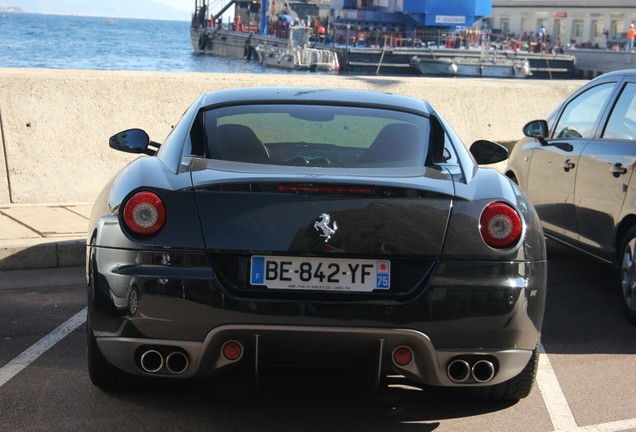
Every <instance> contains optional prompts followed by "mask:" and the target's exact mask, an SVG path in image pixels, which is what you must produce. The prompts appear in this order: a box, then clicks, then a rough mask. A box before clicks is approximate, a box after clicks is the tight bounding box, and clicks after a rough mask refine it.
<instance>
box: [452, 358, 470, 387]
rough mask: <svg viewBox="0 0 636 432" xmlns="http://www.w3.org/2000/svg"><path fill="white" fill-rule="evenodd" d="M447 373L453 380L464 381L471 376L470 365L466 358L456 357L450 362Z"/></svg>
mask: <svg viewBox="0 0 636 432" xmlns="http://www.w3.org/2000/svg"><path fill="white" fill-rule="evenodd" d="M446 373H447V374H448V377H449V378H450V379H451V381H453V382H456V383H463V382H464V381H466V380H467V379H468V378H469V377H470V365H469V364H468V362H467V361H466V360H462V359H455V360H453V361H452V362H450V363H449V364H448V367H447V368H446Z"/></svg>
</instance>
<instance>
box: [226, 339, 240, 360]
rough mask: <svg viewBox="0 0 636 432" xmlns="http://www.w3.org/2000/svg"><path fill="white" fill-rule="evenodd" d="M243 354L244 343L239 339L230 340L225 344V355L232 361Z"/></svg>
mask: <svg viewBox="0 0 636 432" xmlns="http://www.w3.org/2000/svg"><path fill="white" fill-rule="evenodd" d="M242 355H243V345H241V344H240V343H238V342H237V341H228V342H225V344H224V345H223V357H225V358H226V359H228V360H230V361H235V360H238V359H240V358H241V356H242Z"/></svg>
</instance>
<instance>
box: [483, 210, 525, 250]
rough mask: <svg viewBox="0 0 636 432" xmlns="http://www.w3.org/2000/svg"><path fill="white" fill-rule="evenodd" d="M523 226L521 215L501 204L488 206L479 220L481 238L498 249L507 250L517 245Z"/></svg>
mask: <svg viewBox="0 0 636 432" xmlns="http://www.w3.org/2000/svg"><path fill="white" fill-rule="evenodd" d="M522 226H523V224H522V222H521V217H520V216H519V213H517V211H516V210H515V209H513V208H512V207H510V206H509V205H508V204H504V203H501V202H493V203H490V204H488V205H487V206H486V208H485V209H484V211H483V212H482V214H481V219H480V220H479V230H480V232H481V237H482V238H483V239H484V241H485V242H486V244H487V245H488V246H490V247H493V248H496V249H507V248H510V247H512V246H514V245H515V244H517V242H518V241H519V238H520V237H521V229H522Z"/></svg>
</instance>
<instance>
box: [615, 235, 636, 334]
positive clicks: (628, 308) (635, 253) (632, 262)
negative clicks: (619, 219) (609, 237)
mask: <svg viewBox="0 0 636 432" xmlns="http://www.w3.org/2000/svg"><path fill="white" fill-rule="evenodd" d="M618 253H619V255H618V284H619V289H620V291H619V292H620V294H621V298H622V299H623V301H622V302H621V305H622V308H623V312H624V313H625V316H627V319H628V320H629V321H631V322H632V324H636V226H635V227H631V228H630V229H629V230H628V231H627V234H625V237H624V238H623V242H622V244H621V248H620V249H619V251H618Z"/></svg>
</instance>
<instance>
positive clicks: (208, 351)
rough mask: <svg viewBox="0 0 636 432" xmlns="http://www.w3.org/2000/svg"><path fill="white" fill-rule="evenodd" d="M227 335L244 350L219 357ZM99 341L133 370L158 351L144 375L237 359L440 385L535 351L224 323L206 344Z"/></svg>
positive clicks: (197, 371)
mask: <svg viewBox="0 0 636 432" xmlns="http://www.w3.org/2000/svg"><path fill="white" fill-rule="evenodd" d="M228 341H233V342H238V343H239V344H240V345H241V346H242V348H243V350H242V352H241V354H240V356H239V357H238V359H236V360H233V359H228V358H227V357H225V356H224V355H223V346H224V345H225V343H227V342H228ZM97 343H98V345H99V348H100V350H101V351H102V354H103V355H104V356H105V357H106V358H107V359H108V360H109V361H110V362H111V363H113V364H114V365H115V366H117V367H118V368H120V369H122V370H125V371H127V372H129V373H133V374H139V373H140V371H143V369H144V368H145V367H146V365H143V364H142V360H141V359H142V356H143V355H144V354H145V353H147V352H153V353H159V354H160V355H161V357H162V362H161V366H159V367H158V368H157V370H154V369H153V371H152V372H143V373H144V374H149V375H153V374H155V375H162V376H172V377H175V376H179V377H184V378H185V377H202V376H209V375H212V374H214V373H216V372H219V371H222V370H223V369H226V368H228V367H231V366H235V365H236V364H239V363H240V364H241V365H242V366H246V367H247V368H251V369H253V371H254V375H255V376H258V373H259V370H260V368H261V367H267V366H270V365H277V366H280V365H292V366H299V365H302V366H320V367H325V366H327V367H350V368H356V369H365V370H367V371H368V372H369V373H370V376H372V377H375V378H376V379H377V380H379V379H380V376H381V374H382V373H384V372H387V371H392V372H394V373H399V374H401V375H404V376H405V377H407V378H409V379H411V380H414V381H416V382H420V383H424V384H428V385H437V386H460V385H480V384H481V385H486V384H487V385H493V384H498V383H501V382H504V381H507V380H509V379H511V378H513V377H515V376H517V375H518V374H519V373H521V371H522V370H523V368H524V367H525V366H526V364H527V363H528V361H529V360H530V357H531V355H532V350H520V349H510V350H501V351H495V350H477V351H466V350H452V351H451V350H436V349H435V348H434V346H433V344H432V343H431V340H430V339H429V338H428V337H427V336H426V335H425V334H423V333H420V332H418V331H414V330H407V329H385V328H352V327H298V326H263V325H224V326H220V327H218V328H216V329H214V330H213V331H211V332H210V333H208V335H207V336H206V338H205V340H204V341H203V342H188V341H167V340H152V339H140V338H121V337H103V338H98V339H97ZM400 347H408V348H409V349H410V350H411V352H412V354H413V356H412V360H411V361H410V362H409V363H408V364H405V365H399V364H397V363H396V362H395V361H394V356H393V353H394V352H395V350H396V349H398V348H400ZM175 352H178V353H183V354H185V355H186V357H187V359H188V365H187V367H185V368H184V369H178V370H175V368H174V367H170V366H169V361H168V360H167V359H168V357H169V356H170V355H171V354H172V353H175ZM131 359H135V360H134V362H131ZM456 360H457V361H459V362H464V361H465V362H466V364H467V365H468V369H467V372H468V373H469V375H467V376H466V378H465V379H464V378H458V377H457V376H454V377H455V379H453V378H451V377H450V376H449V372H448V370H449V365H451V364H452V363H453V362H454V361H456ZM479 361H482V362H488V363H489V364H491V365H492V367H493V370H492V377H487V378H485V379H481V378H480V377H479V375H477V376H476V377H475V376H474V375H473V374H470V371H471V370H473V371H474V370H476V369H475V365H476V364H477V362H479ZM146 369H148V368H146ZM460 379H461V381H460ZM480 381H483V382H480Z"/></svg>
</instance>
